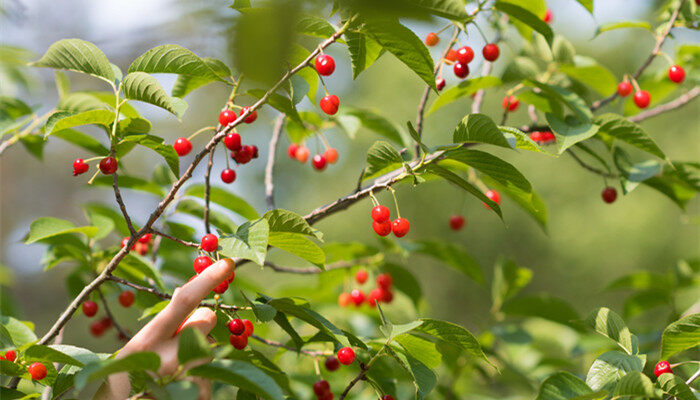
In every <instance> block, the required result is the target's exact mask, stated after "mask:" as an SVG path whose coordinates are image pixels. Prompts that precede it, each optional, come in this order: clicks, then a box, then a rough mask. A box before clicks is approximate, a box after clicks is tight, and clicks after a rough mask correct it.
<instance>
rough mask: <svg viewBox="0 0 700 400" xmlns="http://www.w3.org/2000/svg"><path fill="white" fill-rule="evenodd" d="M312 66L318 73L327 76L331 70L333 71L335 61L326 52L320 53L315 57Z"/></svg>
mask: <svg viewBox="0 0 700 400" xmlns="http://www.w3.org/2000/svg"><path fill="white" fill-rule="evenodd" d="M314 67H315V68H316V72H318V74H319V75H322V76H329V75H330V74H332V73H333V71H335V61H334V60H333V57H331V56H329V55H328V54H321V55H320V56H318V57H316V60H315V61H314Z"/></svg>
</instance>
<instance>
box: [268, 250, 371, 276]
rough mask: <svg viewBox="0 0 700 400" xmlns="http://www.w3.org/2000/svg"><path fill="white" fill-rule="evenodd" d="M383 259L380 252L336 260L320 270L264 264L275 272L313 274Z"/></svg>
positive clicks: (316, 268) (270, 263)
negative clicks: (356, 257)
mask: <svg viewBox="0 0 700 400" xmlns="http://www.w3.org/2000/svg"><path fill="white" fill-rule="evenodd" d="M383 259H384V256H383V255H382V254H377V255H373V256H369V257H363V258H358V259H356V260H350V261H345V260H341V261H337V262H334V263H331V264H328V265H326V269H325V270H322V269H320V268H318V267H308V268H293V267H284V266H281V265H277V264H275V263H272V262H269V261H265V264H264V265H265V266H266V267H268V268H270V269H272V270H274V271H276V272H283V273H288V274H301V275H314V274H320V273H323V272H326V271H330V270H334V269H345V268H352V267H354V266H357V265H364V264H375V263H378V262H380V261H381V260H383Z"/></svg>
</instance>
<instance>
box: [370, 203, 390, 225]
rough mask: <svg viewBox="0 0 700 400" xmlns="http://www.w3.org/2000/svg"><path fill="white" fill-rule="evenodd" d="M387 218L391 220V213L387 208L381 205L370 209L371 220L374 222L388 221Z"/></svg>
mask: <svg viewBox="0 0 700 400" xmlns="http://www.w3.org/2000/svg"><path fill="white" fill-rule="evenodd" d="M389 218H391V212H390V211H389V208H387V207H385V206H382V205H378V206H374V208H373V209H372V219H373V220H374V221H375V222H379V223H381V222H386V221H388V220H389Z"/></svg>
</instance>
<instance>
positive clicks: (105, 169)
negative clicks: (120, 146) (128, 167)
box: [73, 156, 119, 176]
mask: <svg viewBox="0 0 700 400" xmlns="http://www.w3.org/2000/svg"><path fill="white" fill-rule="evenodd" d="M98 167H99V168H100V172H102V173H103V174H105V175H112V174H113V173H115V172H117V169H118V168H119V163H118V162H117V159H116V158H114V157H112V156H107V157H105V158H103V159H102V160H100V163H99V165H98ZM89 169H90V164H88V163H87V162H85V160H83V159H82V158H76V159H75V161H73V176H78V175H81V174H84V173H86V172H87V171H88V170H89Z"/></svg>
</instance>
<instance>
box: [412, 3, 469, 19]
mask: <svg viewBox="0 0 700 400" xmlns="http://www.w3.org/2000/svg"><path fill="white" fill-rule="evenodd" d="M406 3H407V5H409V6H413V7H414V8H418V9H420V10H422V11H427V12H429V13H431V14H434V15H437V16H440V17H443V18H448V19H452V20H455V21H465V20H467V19H469V14H467V11H466V10H465V9H464V3H463V2H462V1H461V0H408V1H406Z"/></svg>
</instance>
